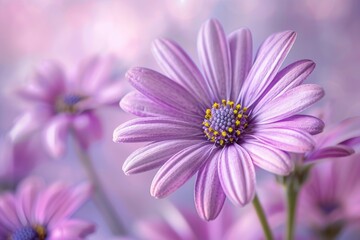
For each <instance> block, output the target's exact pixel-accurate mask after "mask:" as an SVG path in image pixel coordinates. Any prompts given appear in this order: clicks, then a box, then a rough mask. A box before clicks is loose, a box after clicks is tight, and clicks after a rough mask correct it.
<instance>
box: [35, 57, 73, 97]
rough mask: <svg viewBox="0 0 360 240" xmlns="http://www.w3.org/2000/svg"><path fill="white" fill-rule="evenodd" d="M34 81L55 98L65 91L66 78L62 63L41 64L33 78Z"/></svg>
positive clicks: (49, 95)
mask: <svg viewBox="0 0 360 240" xmlns="http://www.w3.org/2000/svg"><path fill="white" fill-rule="evenodd" d="M33 81H34V83H35V84H36V85H37V86H38V87H40V88H42V89H44V91H46V92H47V94H48V98H49V99H54V98H55V97H56V96H58V95H59V94H60V93H62V92H64V91H65V87H66V86H65V83H66V78H65V75H64V72H63V69H62V67H61V65H60V64H59V63H57V62H45V63H43V64H42V65H40V66H39V67H38V69H37V71H36V75H35V77H34V79H33Z"/></svg>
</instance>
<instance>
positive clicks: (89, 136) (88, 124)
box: [71, 112, 102, 149]
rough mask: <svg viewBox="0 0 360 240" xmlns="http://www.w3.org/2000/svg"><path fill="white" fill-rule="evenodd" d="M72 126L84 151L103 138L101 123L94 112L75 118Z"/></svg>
mask: <svg viewBox="0 0 360 240" xmlns="http://www.w3.org/2000/svg"><path fill="white" fill-rule="evenodd" d="M71 124H72V127H73V130H74V134H75V136H76V138H77V140H78V141H79V143H80V145H81V147H82V148H84V149H86V148H88V147H89V145H90V144H91V143H92V142H94V141H96V140H99V139H100V138H101V137H102V127H101V122H100V119H99V117H98V116H97V115H96V114H95V113H94V112H86V113H82V114H80V115H78V116H75V117H73V121H72V122H71Z"/></svg>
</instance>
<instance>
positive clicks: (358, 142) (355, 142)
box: [339, 137, 360, 148]
mask: <svg viewBox="0 0 360 240" xmlns="http://www.w3.org/2000/svg"><path fill="white" fill-rule="evenodd" d="M339 144H341V145H345V146H348V147H351V148H357V147H359V146H360V137H353V138H349V139H347V140H345V141H342V142H340V143H339Z"/></svg>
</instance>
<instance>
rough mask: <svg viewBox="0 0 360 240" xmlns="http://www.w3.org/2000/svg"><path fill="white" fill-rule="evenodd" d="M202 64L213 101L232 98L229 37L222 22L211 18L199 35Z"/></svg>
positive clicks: (199, 51)
mask: <svg viewBox="0 0 360 240" xmlns="http://www.w3.org/2000/svg"><path fill="white" fill-rule="evenodd" d="M198 53H199V59H200V64H201V66H202V68H203V69H204V74H205V76H206V80H207V81H208V84H209V87H210V89H211V90H212V95H213V97H214V99H212V100H213V101H220V100H221V99H224V98H227V99H229V98H230V93H231V92H230V90H231V75H230V74H231V65H230V52H229V46H228V43H227V39H226V36H225V33H224V30H223V28H222V26H221V24H220V23H219V22H218V21H217V20H214V19H210V20H208V21H207V22H205V23H204V24H203V26H202V27H201V29H200V32H199V36H198Z"/></svg>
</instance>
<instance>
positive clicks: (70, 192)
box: [48, 183, 92, 227]
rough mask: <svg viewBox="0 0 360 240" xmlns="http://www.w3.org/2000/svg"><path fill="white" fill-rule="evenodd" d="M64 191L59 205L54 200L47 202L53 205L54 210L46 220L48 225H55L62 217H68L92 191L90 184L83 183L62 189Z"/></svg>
mask: <svg viewBox="0 0 360 240" xmlns="http://www.w3.org/2000/svg"><path fill="white" fill-rule="evenodd" d="M64 191H67V193H66V194H64V196H65V195H66V197H63V198H61V199H63V201H62V202H61V203H60V204H59V205H57V206H56V204H57V203H56V202H53V203H50V202H49V204H52V206H53V205H54V212H53V214H52V215H51V219H49V221H48V225H49V226H50V227H52V226H56V225H57V224H58V223H59V222H61V221H62V220H63V219H66V218H68V217H69V216H71V215H72V214H73V213H74V212H75V211H77V210H78V209H79V208H80V206H81V205H82V204H84V202H85V201H86V200H88V199H89V197H90V195H91V192H92V186H91V185H90V184H86V183H85V184H82V185H79V186H77V187H76V188H74V189H71V188H68V189H64ZM59 199H60V198H59ZM55 201H56V200H55ZM52 206H51V207H52Z"/></svg>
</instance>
